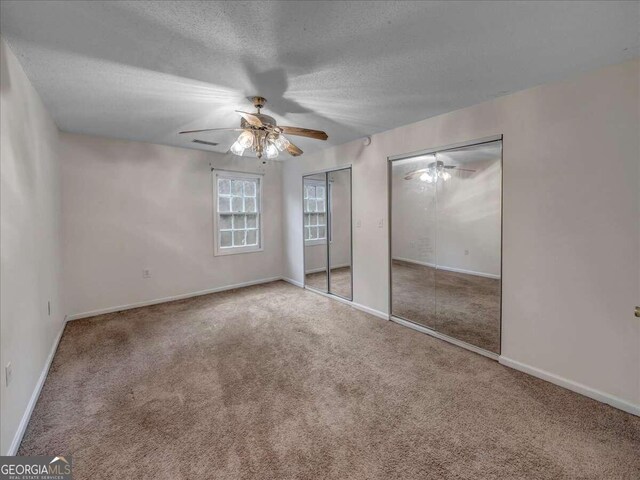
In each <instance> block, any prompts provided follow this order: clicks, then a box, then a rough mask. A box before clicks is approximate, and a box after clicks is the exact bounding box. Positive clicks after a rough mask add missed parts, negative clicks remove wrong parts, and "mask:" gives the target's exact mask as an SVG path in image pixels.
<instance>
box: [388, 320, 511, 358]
mask: <svg viewBox="0 0 640 480" xmlns="http://www.w3.org/2000/svg"><path fill="white" fill-rule="evenodd" d="M390 320H391V321H392V322H395V323H397V324H399V325H402V326H404V327H409V328H411V329H413V330H416V331H418V332H420V333H426V334H427V335H431V336H432V337H435V338H439V339H440V340H444V341H445V342H449V343H452V344H453V345H457V346H458V347H462V348H464V349H465V350H469V351H472V352H475V353H478V354H480V355H482V356H484V357H487V358H490V359H491V360H498V358H499V355H498V354H497V353H493V352H490V351H489V350H485V349H484V348H480V347H476V346H475V345H472V344H470V343H467V342H463V341H462V340H458V339H457V338H454V337H450V336H449V335H445V334H444V333H440V332H438V331H436V330H433V329H431V328H427V327H423V326H422V325H418V324H417V323H413V322H410V321H409V320H405V319H404V318H400V317H395V316H393V315H391V317H390Z"/></svg>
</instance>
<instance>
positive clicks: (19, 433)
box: [5, 321, 66, 456]
mask: <svg viewBox="0 0 640 480" xmlns="http://www.w3.org/2000/svg"><path fill="white" fill-rule="evenodd" d="M65 325H66V321H65V322H64V323H63V324H62V328H61V329H60V332H59V333H58V336H57V337H56V339H55V341H54V342H53V345H52V347H51V351H50V352H49V356H48V357H47V360H46V362H45V364H44V368H43V369H42V372H41V373H40V377H38V381H37V382H36V386H35V388H34V389H33V393H32V394H31V398H29V403H27V408H26V409H25V411H24V413H23V414H22V418H21V419H20V423H19V424H18V429H17V430H16V433H15V435H14V436H13V441H12V442H11V445H10V446H9V450H8V451H7V453H6V454H5V455H8V456H13V455H15V454H16V453H17V452H18V448H20V443H21V442H22V437H24V432H25V430H26V429H27V425H29V420H31V414H32V413H33V409H34V407H35V406H36V403H37V402H38V397H40V392H41V391H42V387H43V386H44V382H45V380H46V379H47V374H48V373H49V368H50V367H51V362H53V357H54V356H55V354H56V350H58V344H59V343H60V339H61V338H62V332H64V327H65Z"/></svg>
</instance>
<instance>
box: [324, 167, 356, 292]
mask: <svg viewBox="0 0 640 480" xmlns="http://www.w3.org/2000/svg"><path fill="white" fill-rule="evenodd" d="M327 175H328V180H329V183H328V185H329V264H330V266H331V268H330V269H329V291H330V292H331V293H333V294H334V295H337V296H339V297H342V298H346V299H347V300H351V299H352V287H351V286H352V271H351V169H350V168H345V169H343V170H334V171H331V172H328V174H327Z"/></svg>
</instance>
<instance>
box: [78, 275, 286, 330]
mask: <svg viewBox="0 0 640 480" xmlns="http://www.w3.org/2000/svg"><path fill="white" fill-rule="evenodd" d="M278 280H282V277H270V278H262V279H260V280H251V281H249V282H242V283H236V284H234V285H225V286H223V287H216V288H209V289H207V290H200V291H197V292H189V293H182V294H180V295H173V296H171V297H163V298H156V299H153V300H145V301H144V302H136V303H130V304H128V305H119V306H117V307H108V308H101V309H98V310H91V311H89V312H83V313H74V314H73V315H69V317H68V318H67V320H68V321H72V320H80V319H81V318H88V317H95V316H96V315H104V314H105V313H113V312H121V311H124V310H131V309H132V308H140V307H146V306H149V305H157V304H158V303H166V302H173V301H175V300H183V299H185V298H191V297H199V296H200V295H208V294H210V293H217V292H224V291H226V290H233V289H235V288H242V287H250V286H251V285H259V284H261V283H270V282H275V281H278Z"/></svg>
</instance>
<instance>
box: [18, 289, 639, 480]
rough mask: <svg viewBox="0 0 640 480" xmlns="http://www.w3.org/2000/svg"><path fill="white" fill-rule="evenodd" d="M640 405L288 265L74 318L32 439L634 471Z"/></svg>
mask: <svg viewBox="0 0 640 480" xmlns="http://www.w3.org/2000/svg"><path fill="white" fill-rule="evenodd" d="M639 451H640V418H638V417H633V416H631V415H629V414H625V413H623V412H621V411H618V410H615V409H613V408H612V407H609V406H606V405H603V404H600V403H598V402H596V401H594V400H590V399H588V398H586V397H582V396H580V395H577V394H575V393H572V392H570V391H568V390H565V389H562V388H560V387H556V386H554V385H551V384H549V383H546V382H544V381H542V380H538V379H536V378H533V377H530V376H528V375H525V374H523V373H520V372H517V371H515V370H511V369H509V368H506V367H503V366H501V365H499V364H498V363H496V362H493V361H491V360H489V359H487V358H484V357H482V356H480V355H476V354H473V353H471V352H468V351H465V350H463V349H461V348H458V347H455V346H453V345H450V344H448V343H446V342H443V341H440V340H438V339H435V338H432V337H429V336H428V335H423V334H420V333H418V332H415V331H413V330H411V329H408V328H404V327H402V326H400V325H397V324H394V323H392V322H388V321H385V320H380V319H378V318H375V317H372V316H370V315H367V314H365V313H363V312H360V311H358V310H354V309H352V308H351V307H349V306H347V305H345V304H342V303H340V302H337V301H335V300H332V299H330V298H326V297H323V296H321V295H317V294H314V293H313V292H310V291H306V290H303V289H299V288H296V287H293V286H291V285H289V284H286V283H283V282H276V283H271V284H267V285H261V286H255V287H250V288H246V289H241V290H235V291H230V292H225V293H218V294H213V295H207V296H202V297H197V298H193V299H188V300H181V301H177V302H173V303H167V304H163V305H156V306H152V307H145V308H140V309H137V310H130V311H127V312H123V313H114V314H109V315H104V316H101V317H96V318H93V319H86V320H78V321H74V322H70V323H69V324H68V325H67V327H66V330H65V332H64V336H63V337H62V341H61V343H60V347H59V350H58V352H57V354H56V356H55V358H54V361H53V366H52V368H51V371H50V373H49V376H48V378H47V381H46V383H45V385H44V388H43V391H42V395H41V397H40V399H39V401H38V403H37V405H36V408H35V411H34V413H33V416H32V419H31V422H30V424H29V426H28V429H27V432H26V435H25V437H24V441H23V443H22V445H21V447H20V451H19V453H20V454H21V455H43V454H71V455H73V463H74V478H75V479H100V478H118V479H126V478H158V479H181V478H215V479H294V478H296V479H317V478H322V479H385V480H387V479H399V478H402V479H442V478H455V479H487V478H493V479H512V478H532V479H533V478H535V479H562V478H591V479H635V478H640V455H638V452H639Z"/></svg>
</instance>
